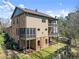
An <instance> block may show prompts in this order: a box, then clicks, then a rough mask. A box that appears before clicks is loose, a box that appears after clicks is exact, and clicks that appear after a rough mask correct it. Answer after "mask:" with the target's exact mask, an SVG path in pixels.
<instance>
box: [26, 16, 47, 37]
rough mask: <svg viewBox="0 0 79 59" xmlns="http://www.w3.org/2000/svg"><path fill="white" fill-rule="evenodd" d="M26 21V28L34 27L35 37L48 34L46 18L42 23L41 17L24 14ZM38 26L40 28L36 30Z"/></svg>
mask: <svg viewBox="0 0 79 59" xmlns="http://www.w3.org/2000/svg"><path fill="white" fill-rule="evenodd" d="M26 22H27V23H26V25H27V28H36V37H44V36H48V20H47V19H46V23H43V22H42V19H41V18H36V17H31V16H26ZM38 28H39V29H40V31H38V30H37V29H38ZM45 28H47V31H45Z"/></svg>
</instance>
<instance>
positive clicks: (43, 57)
mask: <svg viewBox="0 0 79 59" xmlns="http://www.w3.org/2000/svg"><path fill="white" fill-rule="evenodd" d="M3 35H4V34H2V35H0V59H6V56H5V53H4V51H3V49H2V48H1V44H3V41H4V38H3ZM64 46H66V45H65V44H63V43H57V44H54V45H52V46H49V47H47V48H45V49H42V50H41V51H37V52H33V53H31V54H30V55H29V54H28V55H27V54H23V53H18V54H17V57H18V58H17V59H51V58H53V57H55V51H57V50H58V49H60V48H62V47H64ZM7 57H8V59H12V57H11V56H10V55H9V56H7Z"/></svg>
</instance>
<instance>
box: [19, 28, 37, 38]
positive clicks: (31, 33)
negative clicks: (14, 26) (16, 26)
mask: <svg viewBox="0 0 79 59" xmlns="http://www.w3.org/2000/svg"><path fill="white" fill-rule="evenodd" d="M19 31H20V36H21V37H23V36H25V37H27V38H30V37H35V35H36V29H35V28H20V30H19Z"/></svg>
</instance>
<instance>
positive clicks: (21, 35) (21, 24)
mask: <svg viewBox="0 0 79 59" xmlns="http://www.w3.org/2000/svg"><path fill="white" fill-rule="evenodd" d="M11 19H12V21H11V27H10V29H11V30H10V34H9V35H10V36H11V37H12V38H13V39H14V40H15V42H16V43H18V44H19V46H20V48H23V49H26V50H27V49H33V50H36V51H38V50H40V49H43V48H46V47H47V46H48V45H49V40H50V38H52V37H53V36H54V34H56V33H57V29H55V28H57V27H55V26H56V25H57V21H56V19H55V18H53V17H51V16H49V15H47V14H44V13H41V12H38V11H37V10H29V9H26V8H20V7H16V8H15V10H14V12H13V14H12V17H11ZM55 30H56V31H55Z"/></svg>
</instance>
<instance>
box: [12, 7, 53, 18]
mask: <svg viewBox="0 0 79 59" xmlns="http://www.w3.org/2000/svg"><path fill="white" fill-rule="evenodd" d="M16 9H20V10H22V11H23V12H25V13H31V14H35V15H39V16H44V17H48V18H53V17H52V16H50V15H47V14H45V13H41V12H38V11H37V10H30V9H27V8H20V7H16V8H15V10H14V12H13V14H12V16H11V18H12V17H13V15H14V13H15V11H16Z"/></svg>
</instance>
